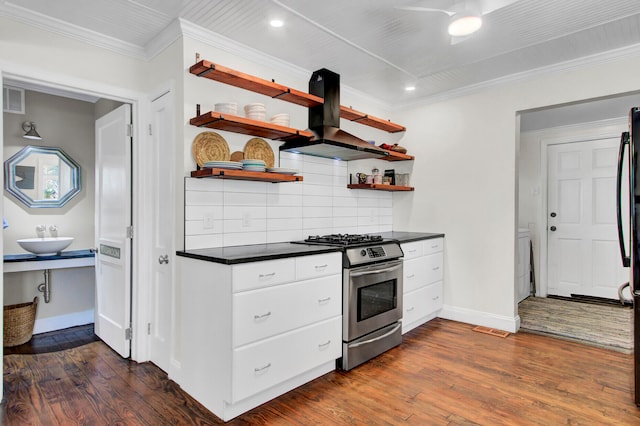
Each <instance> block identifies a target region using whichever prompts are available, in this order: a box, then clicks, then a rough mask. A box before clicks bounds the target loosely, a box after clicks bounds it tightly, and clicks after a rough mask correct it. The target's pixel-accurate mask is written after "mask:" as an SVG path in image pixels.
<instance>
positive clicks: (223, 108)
mask: <svg viewBox="0 0 640 426" xmlns="http://www.w3.org/2000/svg"><path fill="white" fill-rule="evenodd" d="M213 109H214V110H215V111H217V112H222V113H225V114H233V115H237V114H238V104H237V103H235V102H221V103H217V104H215V105H214V106H213Z"/></svg>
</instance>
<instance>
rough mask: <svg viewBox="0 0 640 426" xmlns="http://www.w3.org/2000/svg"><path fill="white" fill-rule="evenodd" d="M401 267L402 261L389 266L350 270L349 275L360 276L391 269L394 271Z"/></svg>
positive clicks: (390, 270)
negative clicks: (357, 270)
mask: <svg viewBox="0 0 640 426" xmlns="http://www.w3.org/2000/svg"><path fill="white" fill-rule="evenodd" d="M401 267H402V262H400V263H398V264H397V265H394V266H391V267H389V268H383V269H368V270H366V271H360V272H350V273H349V276H351V277H361V276H363V275H372V274H379V273H382V272H392V271H395V270H396V269H399V268H401Z"/></svg>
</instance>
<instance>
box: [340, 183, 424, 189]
mask: <svg viewBox="0 0 640 426" xmlns="http://www.w3.org/2000/svg"><path fill="white" fill-rule="evenodd" d="M347 188H349V189H373V190H376V191H413V190H414V188H413V187H412V186H398V185H382V184H378V183H351V184H349V185H347Z"/></svg>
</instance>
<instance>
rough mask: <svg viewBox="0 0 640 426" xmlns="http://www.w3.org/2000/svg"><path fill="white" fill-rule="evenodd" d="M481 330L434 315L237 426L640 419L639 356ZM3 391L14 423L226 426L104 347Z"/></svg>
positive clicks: (5, 416) (12, 361)
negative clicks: (638, 398)
mask: <svg viewBox="0 0 640 426" xmlns="http://www.w3.org/2000/svg"><path fill="white" fill-rule="evenodd" d="M472 328H473V327H472V326H470V325H468V324H462V323H457V322H453V321H447V320H441V319H436V320H433V321H431V322H429V323H428V324H426V325H424V326H422V327H419V328H418V329H416V330H414V331H412V332H410V333H408V334H406V335H405V336H404V342H403V344H402V345H401V346H400V347H397V348H394V349H392V350H390V351H388V352H386V353H385V354H383V355H381V356H379V357H377V358H375V359H373V360H371V361H369V362H368V363H366V364H364V365H362V366H360V367H358V368H356V369H354V370H352V371H350V372H347V373H345V372H341V371H335V372H332V373H329V374H326V375H324V376H322V377H320V378H318V379H316V380H314V381H312V382H310V383H308V384H306V385H303V386H301V387H299V388H297V389H295V390H293V391H291V392H289V393H287V394H285V395H283V396H281V397H279V398H277V399H275V400H273V401H270V402H268V403H266V404H263V405H262V406H260V407H257V408H255V409H253V410H251V411H250V412H248V413H245V414H244V415H242V416H240V417H238V418H236V419H234V420H232V421H231V422H229V424H264V425H267V424H268V425H309V424H318V425H343V424H344V425H346V424H349V425H360V424H368V425H396V424H411V425H432V424H433V425H474V424H481V425H503V424H508V425H513V424H517V425H529V424H532V425H560V424H567V425H568V424H572V425H573V424H589V425H606V424H611V425H638V424H640V409H638V408H637V407H636V406H635V404H634V403H633V388H632V386H633V364H632V355H627V354H623V353H619V352H613V351H609V350H605V349H600V348H596V347H591V346H586V345H582V344H579V343H574V342H569V341H564V340H559V339H555V338H551V337H546V336H541V335H536V334H529V333H524V332H521V333H517V334H512V335H510V336H508V337H507V338H504V339H503V338H500V337H495V336H490V335H486V334H482V333H477V332H474V331H472ZM5 350H6V349H5ZM4 391H5V401H4V403H3V404H2V407H1V408H2V411H1V414H0V424H4V425H27V424H34V425H40V424H42V425H68V424H86V425H165V424H182V425H207V424H219V423H222V422H221V421H220V419H218V418H217V417H215V416H214V415H213V414H211V413H210V412H208V411H207V410H206V409H205V408H204V407H202V406H201V405H200V404H198V403H197V402H196V401H194V400H193V399H192V398H191V397H189V396H188V395H187V394H185V393H184V392H183V391H182V390H181V389H180V387H179V386H178V385H176V384H175V383H174V382H173V381H171V380H169V379H168V378H167V375H166V374H165V373H164V372H162V371H161V370H160V369H158V368H157V367H155V366H154V365H153V364H150V363H135V362H132V361H129V360H126V359H122V358H120V357H119V356H118V355H117V354H116V353H115V352H113V351H112V350H111V349H109V348H108V347H107V346H105V345H104V344H103V343H102V342H100V341H97V342H91V343H87V344H84V345H82V346H79V347H76V348H73V349H66V350H62V351H59V352H51V353H41V354H35V355H29V354H10V355H5V357H4Z"/></svg>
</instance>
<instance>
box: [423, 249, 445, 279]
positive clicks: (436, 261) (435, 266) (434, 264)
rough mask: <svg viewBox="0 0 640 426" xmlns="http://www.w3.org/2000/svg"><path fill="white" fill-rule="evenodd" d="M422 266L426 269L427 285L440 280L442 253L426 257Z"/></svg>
mask: <svg viewBox="0 0 640 426" xmlns="http://www.w3.org/2000/svg"><path fill="white" fill-rule="evenodd" d="M424 265H425V267H426V269H427V283H433V282H436V281H441V280H442V275H443V274H442V269H443V266H442V265H443V256H442V252H440V253H436V254H431V255H429V256H426V257H425V258H424Z"/></svg>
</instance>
